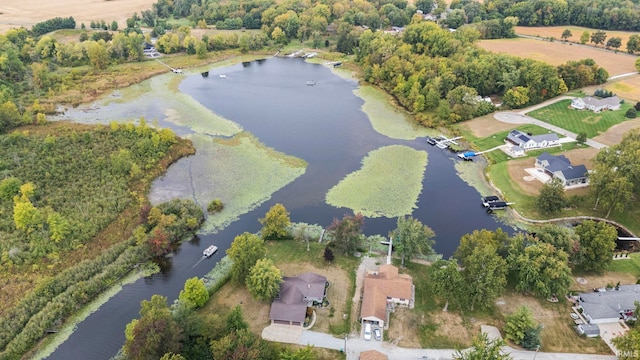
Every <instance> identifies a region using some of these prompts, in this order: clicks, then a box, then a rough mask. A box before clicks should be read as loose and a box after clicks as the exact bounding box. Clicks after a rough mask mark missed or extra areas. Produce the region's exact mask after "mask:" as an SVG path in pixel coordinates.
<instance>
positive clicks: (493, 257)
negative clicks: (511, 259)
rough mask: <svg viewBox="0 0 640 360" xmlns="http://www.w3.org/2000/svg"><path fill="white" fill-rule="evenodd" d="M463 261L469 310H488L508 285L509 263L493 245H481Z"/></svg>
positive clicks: (463, 274)
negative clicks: (476, 308)
mask: <svg viewBox="0 0 640 360" xmlns="http://www.w3.org/2000/svg"><path fill="white" fill-rule="evenodd" d="M461 261H462V265H463V267H464V270H463V271H462V277H463V280H464V287H463V288H464V289H465V291H466V292H467V301H466V303H465V304H466V305H467V308H468V309H469V310H472V311H473V310H474V308H475V307H476V306H479V307H481V308H488V307H489V306H491V304H492V303H493V301H494V300H495V298H497V297H498V296H500V295H502V293H503V292H504V289H505V286H506V285H507V262H506V261H505V260H504V259H503V258H502V257H500V255H498V254H497V252H496V249H495V247H494V246H493V245H491V244H489V245H486V246H483V245H480V246H479V247H477V248H475V249H473V251H472V252H471V255H470V256H468V257H467V258H465V259H461Z"/></svg>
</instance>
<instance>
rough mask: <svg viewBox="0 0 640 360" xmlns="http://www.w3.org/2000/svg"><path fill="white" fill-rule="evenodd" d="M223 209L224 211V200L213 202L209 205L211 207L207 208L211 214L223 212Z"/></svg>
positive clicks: (214, 200)
mask: <svg viewBox="0 0 640 360" xmlns="http://www.w3.org/2000/svg"><path fill="white" fill-rule="evenodd" d="M222 209H224V204H223V203H222V200H220V199H213V200H211V202H210V203H209V206H207V212H208V213H209V214H215V213H218V212H220V211H222Z"/></svg>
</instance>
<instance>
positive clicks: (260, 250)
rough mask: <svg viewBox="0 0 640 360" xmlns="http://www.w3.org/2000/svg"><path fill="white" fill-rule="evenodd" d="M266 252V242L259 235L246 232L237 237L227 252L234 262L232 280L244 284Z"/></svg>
mask: <svg viewBox="0 0 640 360" xmlns="http://www.w3.org/2000/svg"><path fill="white" fill-rule="evenodd" d="M266 252H267V250H266V248H265V245H264V241H263V240H262V239H260V238H259V237H258V236H257V235H254V234H250V233H248V232H245V233H243V234H241V235H238V236H236V237H235V239H234V240H233V242H232V243H231V247H230V248H229V249H228V250H227V255H229V258H230V259H231V260H232V261H233V265H231V278H232V279H233V280H234V281H236V282H238V283H244V282H245V279H246V277H247V275H249V271H250V270H251V268H252V267H253V265H255V263H256V261H258V260H259V259H262V258H263V257H264V256H265V254H266Z"/></svg>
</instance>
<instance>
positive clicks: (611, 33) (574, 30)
mask: <svg viewBox="0 0 640 360" xmlns="http://www.w3.org/2000/svg"><path fill="white" fill-rule="evenodd" d="M566 29H569V30H571V37H569V38H568V39H567V40H568V41H570V42H574V43H579V42H580V35H582V33H583V32H585V31H588V32H589V34H591V33H593V32H595V31H597V29H590V28H586V27H581V26H571V25H567V26H542V27H530V26H516V27H515V32H516V34H518V35H529V36H537V37H542V38H550V37H553V38H555V39H556V40H557V41H562V39H561V36H562V32H563V31H565V30H566ZM604 32H605V33H607V38H606V39H605V43H606V41H607V40H609V39H611V38H612V37H619V38H621V39H622V46H620V50H621V51H627V40H628V39H629V36H630V35H633V34H638V33H634V32H628V31H615V30H605V31H604ZM589 41H591V38H589ZM587 44H593V43H590V42H587Z"/></svg>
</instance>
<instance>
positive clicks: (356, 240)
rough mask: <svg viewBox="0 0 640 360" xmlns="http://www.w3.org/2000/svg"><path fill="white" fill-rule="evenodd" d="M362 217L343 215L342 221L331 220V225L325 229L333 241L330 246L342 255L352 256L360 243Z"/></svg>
mask: <svg viewBox="0 0 640 360" xmlns="http://www.w3.org/2000/svg"><path fill="white" fill-rule="evenodd" d="M363 224H364V216H362V214H360V213H358V214H356V215H354V216H351V215H345V216H343V217H342V220H338V219H335V218H334V219H333V223H331V225H330V226H329V227H328V228H327V230H329V233H330V235H331V238H332V239H333V240H332V241H331V245H333V246H334V247H335V248H336V249H337V250H340V251H341V252H342V253H343V254H345V255H347V254H353V253H354V252H355V251H356V250H358V246H360V242H361V241H362V225H363Z"/></svg>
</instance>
